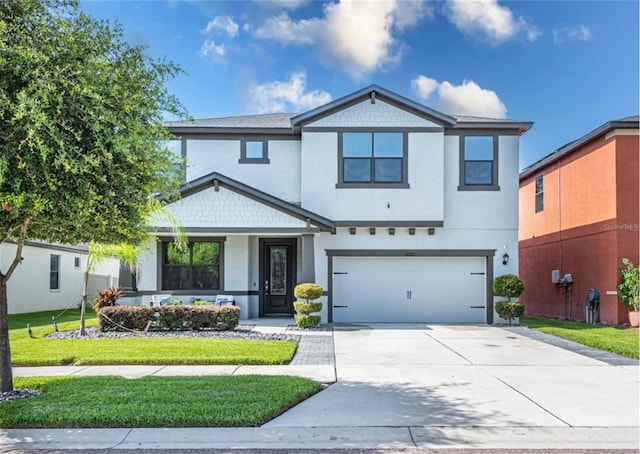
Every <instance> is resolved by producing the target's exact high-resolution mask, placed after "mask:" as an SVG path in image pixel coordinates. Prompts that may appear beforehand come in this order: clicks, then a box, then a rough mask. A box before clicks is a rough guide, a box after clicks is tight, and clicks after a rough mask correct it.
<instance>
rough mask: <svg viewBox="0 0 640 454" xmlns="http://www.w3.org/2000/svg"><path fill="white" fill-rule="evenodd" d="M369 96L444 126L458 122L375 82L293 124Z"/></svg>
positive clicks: (304, 116) (341, 107)
mask: <svg viewBox="0 0 640 454" xmlns="http://www.w3.org/2000/svg"><path fill="white" fill-rule="evenodd" d="M368 98H370V99H376V98H378V99H382V100H383V101H386V102H388V103H389V104H392V105H394V106H396V107H399V108H400V109H403V110H406V111H408V112H411V113H413V114H415V115H418V116H419V117H423V118H427V119H428V120H431V121H434V122H435V123H439V124H441V125H443V126H453V125H454V124H455V123H456V119H455V118H454V117H452V116H450V115H447V114H444V113H442V112H438V111H437V110H434V109H431V108H429V107H427V106H425V105H423V104H420V103H417V102H415V101H412V100H411V99H409V98H405V97H404V96H400V95H399V94H397V93H394V92H392V91H390V90H387V89H386V88H383V87H381V86H379V85H375V84H374V85H369V86H368V87H365V88H363V89H361V90H358V91H356V92H353V93H351V94H350V95H347V96H343V97H342V98H338V99H336V100H335V101H331V102H330V103H328V104H325V105H323V106H320V107H316V108H315V109H312V110H310V111H308V112H305V113H302V114H300V115H296V116H294V117H293V118H291V124H292V125H293V126H302V125H304V124H305V123H310V122H312V121H316V120H319V119H320V118H323V117H326V116H328V115H331V114H332V113H335V112H337V111H339V110H342V109H345V108H347V107H350V106H352V105H354V104H358V103H360V102H362V101H363V100H364V99H368Z"/></svg>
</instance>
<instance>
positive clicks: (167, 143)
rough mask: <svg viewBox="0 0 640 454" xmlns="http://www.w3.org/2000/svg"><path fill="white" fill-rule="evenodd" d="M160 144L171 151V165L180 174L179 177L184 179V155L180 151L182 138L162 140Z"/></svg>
mask: <svg viewBox="0 0 640 454" xmlns="http://www.w3.org/2000/svg"><path fill="white" fill-rule="evenodd" d="M160 144H161V145H162V146H163V147H165V148H166V149H167V150H169V151H170V152H171V154H172V155H173V156H172V160H173V166H174V168H175V169H176V171H178V172H179V173H180V175H181V178H182V179H183V180H184V179H185V162H184V155H183V152H182V140H181V139H171V140H162V141H160Z"/></svg>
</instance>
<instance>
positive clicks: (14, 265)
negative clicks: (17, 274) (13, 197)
mask: <svg viewBox="0 0 640 454" xmlns="http://www.w3.org/2000/svg"><path fill="white" fill-rule="evenodd" d="M30 221H31V219H30V218H26V219H25V220H24V222H23V223H22V226H21V227H20V236H19V237H18V242H17V246H18V247H17V249H16V255H15V257H14V258H13V263H11V266H10V267H9V269H8V270H7V273H6V274H5V275H4V279H5V281H8V280H9V278H10V277H11V275H12V274H13V272H14V271H15V269H16V268H17V267H18V265H19V264H20V262H22V247H23V246H24V240H25V238H26V237H27V229H28V228H29V222H30Z"/></svg>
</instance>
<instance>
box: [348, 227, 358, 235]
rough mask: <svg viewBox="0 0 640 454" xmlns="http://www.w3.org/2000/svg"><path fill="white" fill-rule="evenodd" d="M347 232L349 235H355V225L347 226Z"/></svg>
mask: <svg viewBox="0 0 640 454" xmlns="http://www.w3.org/2000/svg"><path fill="white" fill-rule="evenodd" d="M349 233H350V234H351V235H355V234H356V228H355V227H349Z"/></svg>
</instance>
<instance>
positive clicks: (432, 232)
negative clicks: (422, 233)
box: [427, 227, 436, 235]
mask: <svg viewBox="0 0 640 454" xmlns="http://www.w3.org/2000/svg"><path fill="white" fill-rule="evenodd" d="M427 233H428V234H429V235H433V234H434V233H436V229H435V228H433V227H429V228H428V229H427Z"/></svg>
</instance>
